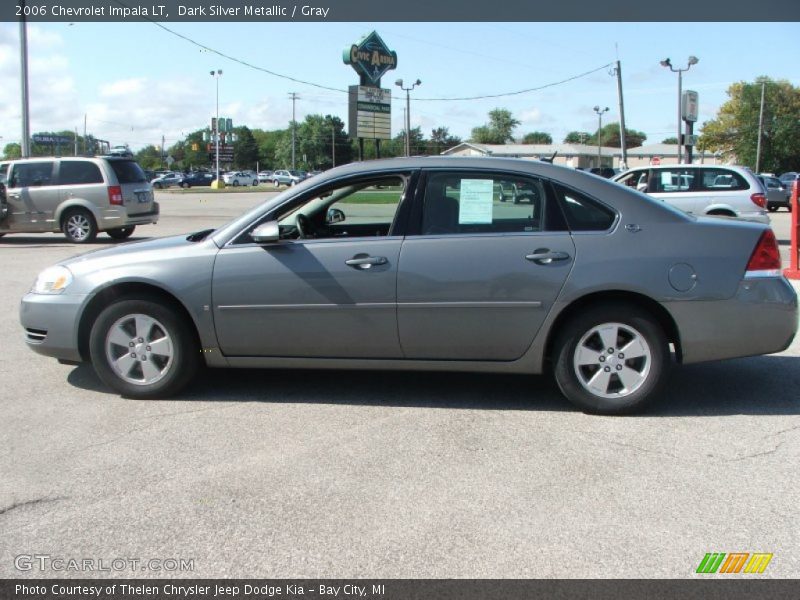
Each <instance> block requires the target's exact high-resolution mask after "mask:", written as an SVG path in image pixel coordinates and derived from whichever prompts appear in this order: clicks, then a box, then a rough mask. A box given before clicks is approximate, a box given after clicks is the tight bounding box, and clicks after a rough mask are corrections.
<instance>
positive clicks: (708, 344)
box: [20, 157, 798, 414]
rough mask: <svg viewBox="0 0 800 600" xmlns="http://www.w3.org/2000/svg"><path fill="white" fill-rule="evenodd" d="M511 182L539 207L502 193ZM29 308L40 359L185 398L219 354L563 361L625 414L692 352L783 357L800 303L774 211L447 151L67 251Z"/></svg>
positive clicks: (572, 392) (559, 367) (293, 360)
mask: <svg viewBox="0 0 800 600" xmlns="http://www.w3.org/2000/svg"><path fill="white" fill-rule="evenodd" d="M512 184H516V185H517V186H519V187H523V186H526V187H531V188H536V189H537V192H538V201H535V202H532V203H521V204H518V205H512V204H500V203H499V202H498V201H496V198H495V196H494V190H495V189H496V186H498V185H500V186H503V187H508V186H510V185H512ZM378 185H380V186H382V187H381V189H376V188H377V186H378ZM20 319H21V323H22V326H23V328H24V330H25V336H26V339H27V343H28V345H29V347H30V348H31V349H32V350H34V351H36V352H39V353H40V354H44V355H46V356H53V357H56V358H58V359H60V360H61V361H67V362H84V361H86V362H91V363H92V365H93V366H94V369H95V371H96V372H97V374H98V376H99V377H100V378H101V379H102V381H104V382H105V383H106V384H107V385H108V386H109V387H110V388H111V389H113V390H115V391H116V392H118V393H120V394H122V395H124V396H127V397H132V398H161V397H168V396H171V395H173V394H176V393H178V392H179V391H180V390H181V389H182V388H184V386H186V385H187V384H188V383H189V382H190V381H191V380H192V378H193V377H194V375H195V373H196V372H197V370H198V367H199V366H200V363H201V362H205V363H206V364H207V365H209V366H212V367H258V368H263V367H271V368H335V369H340V368H341V369H354V368H367V369H425V370H432V369H437V370H452V371H466V372H475V371H486V372H496V373H519V374H525V375H530V374H536V373H543V372H552V373H553V374H554V376H555V379H556V382H557V383H558V386H559V388H560V389H561V391H562V393H563V394H564V395H565V396H566V397H567V398H568V399H569V400H570V401H572V402H573V403H574V404H575V405H577V406H578V407H580V408H582V409H583V410H585V411H588V412H599V413H609V414H613V413H623V412H629V411H632V410H635V409H639V408H641V407H642V406H643V405H644V404H645V403H646V402H647V401H649V400H651V399H652V398H654V397H655V396H656V395H657V393H658V391H659V390H660V389H661V388H662V386H663V385H664V384H666V381H667V379H668V371H669V368H670V365H671V363H672V362H673V360H676V361H678V362H681V363H686V364H689V363H696V362H701V361H708V360H715V359H724V358H733V357H739V356H750V355H757V354H768V353H772V352H780V351H782V350H784V349H785V348H787V347H788V346H789V344H790V343H791V341H792V338H793V337H794V335H795V333H796V330H797V326H798V306H797V296H796V294H795V292H794V289H793V288H792V286H791V285H790V284H789V283H788V281H787V280H786V279H785V278H784V277H783V276H782V274H781V257H780V253H779V251H778V244H777V242H776V239H775V235H774V234H773V232H772V230H771V229H770V228H769V227H768V226H766V225H764V224H761V223H752V222H745V221H735V220H725V219H713V218H698V217H693V216H689V215H687V214H686V213H684V212H682V211H679V210H676V209H674V208H673V207H671V206H669V205H668V204H666V203H663V202H660V201H657V200H655V199H653V198H650V197H648V196H646V195H643V194H641V193H638V192H636V191H635V190H631V189H628V188H625V187H623V186H619V185H617V184H614V183H611V182H609V181H607V180H605V179H602V178H599V177H596V176H593V175H589V174H586V173H580V172H578V171H575V170H573V169H568V168H564V167H558V166H554V165H551V164H547V163H544V162H539V161H527V160H515V159H500V158H474V157H473V158H453V157H426V158H404V159H390V160H382V161H381V160H376V161H369V162H367V163H356V164H351V165H346V166H342V167H338V168H335V169H332V170H330V171H327V172H326V173H324V174H322V175H320V176H318V177H315V178H313V179H310V180H308V181H306V182H304V183H302V184H299V185H298V186H296V187H295V188H292V189H290V190H287V191H285V192H284V193H282V194H279V195H277V196H275V197H274V198H272V199H270V200H268V201H267V202H266V203H264V204H261V205H259V206H258V207H256V208H254V209H252V210H251V211H250V212H248V213H246V214H245V215H243V216H241V217H239V218H237V219H235V220H233V221H232V222H230V223H228V224H227V225H224V226H222V227H220V228H219V229H217V230H206V231H200V232H196V233H193V234H190V235H181V236H175V237H168V238H161V239H155V240H149V241H146V242H142V243H138V244H135V245H130V246H127V247H120V248H114V249H106V250H100V251H96V252H93V253H91V254H87V255H84V256H82V257H75V258H70V259H67V260H65V261H63V262H61V263H59V264H58V265H56V266H54V267H50V268H48V269H46V270H44V271H43V272H42V273H40V274H39V276H38V278H37V280H36V283H35V284H34V287H33V289H32V290H31V292H30V293H28V294H27V295H25V297H24V298H23V300H22V306H21V311H20ZM731 368H735V366H733V367H731ZM348 377H351V376H350V375H348Z"/></svg>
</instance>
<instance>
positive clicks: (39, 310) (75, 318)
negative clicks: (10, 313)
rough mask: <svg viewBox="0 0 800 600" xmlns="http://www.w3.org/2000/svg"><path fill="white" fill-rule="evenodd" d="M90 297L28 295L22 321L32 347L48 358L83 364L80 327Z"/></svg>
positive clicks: (27, 339) (23, 301)
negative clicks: (81, 362)
mask: <svg viewBox="0 0 800 600" xmlns="http://www.w3.org/2000/svg"><path fill="white" fill-rule="evenodd" d="M89 298H90V296H88V295H83V294H72V295H69V294H56V295H49V294H33V293H28V294H26V295H25V296H24V297H23V298H22V302H21V303H20V307H19V320H20V322H21V323H22V327H23V328H24V330H25V341H26V343H27V344H28V347H29V348H30V349H31V350H33V351H34V352H38V353H39V354H43V355H45V356H52V357H55V358H58V359H61V360H66V361H81V360H82V358H81V354H80V351H79V349H78V325H79V319H80V315H81V313H82V309H83V307H84V306H85V304H86V303H87V302H88V301H89Z"/></svg>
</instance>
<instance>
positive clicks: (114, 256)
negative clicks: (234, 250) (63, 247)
mask: <svg viewBox="0 0 800 600" xmlns="http://www.w3.org/2000/svg"><path fill="white" fill-rule="evenodd" d="M188 238H189V236H187V235H185V234H184V235H175V236H170V237H165V238H157V239H154V240H143V241H137V242H127V243H125V244H117V245H115V246H113V247H111V248H101V249H99V250H91V251H89V252H86V253H84V254H80V255H78V256H75V257H73V258H70V259H67V260H65V261H62V262H61V263H59V264H61V265H63V266H65V267H68V268H69V270H70V271H72V272H73V273H74V274H76V275H78V274H81V273H86V272H91V271H96V270H100V269H105V268H109V267H118V266H122V265H131V264H138V263H147V262H149V261H156V260H163V258H164V257H165V256H177V255H182V254H186V252H187V251H188V252H191V251H192V250H193V249H194V248H198V250H199V249H200V248H201V247H205V246H207V245H208V244H211V245H214V243H213V242H212V241H210V240H211V235H210V234H209V235H208V236H207V237H206V238H205V239H203V240H201V241H197V242H192V241H190V240H189V239H188ZM215 247H216V246H215Z"/></svg>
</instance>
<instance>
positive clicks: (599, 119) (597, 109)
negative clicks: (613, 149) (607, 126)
mask: <svg viewBox="0 0 800 600" xmlns="http://www.w3.org/2000/svg"><path fill="white" fill-rule="evenodd" d="M594 112H596V113H597V167H598V168H600V166H601V165H600V136H601V135H602V133H603V113H607V112H608V107H607V106H606V107H605V108H604V109H602V110H601V109H600V107H599V106H595V107H594Z"/></svg>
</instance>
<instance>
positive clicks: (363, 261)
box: [344, 255, 389, 269]
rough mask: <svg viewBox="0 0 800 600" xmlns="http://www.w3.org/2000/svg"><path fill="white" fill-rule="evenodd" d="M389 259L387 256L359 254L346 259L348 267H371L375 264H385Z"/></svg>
mask: <svg viewBox="0 0 800 600" xmlns="http://www.w3.org/2000/svg"><path fill="white" fill-rule="evenodd" d="M387 262H389V260H388V259H387V258H386V257H385V256H359V255H356V256H354V257H353V258H351V259H348V260H346V261H344V264H346V265H347V266H348V267H355V268H356V269H369V268H371V267H372V266H374V265H385V264H386V263H387Z"/></svg>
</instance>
